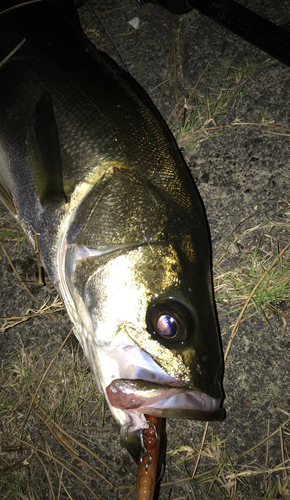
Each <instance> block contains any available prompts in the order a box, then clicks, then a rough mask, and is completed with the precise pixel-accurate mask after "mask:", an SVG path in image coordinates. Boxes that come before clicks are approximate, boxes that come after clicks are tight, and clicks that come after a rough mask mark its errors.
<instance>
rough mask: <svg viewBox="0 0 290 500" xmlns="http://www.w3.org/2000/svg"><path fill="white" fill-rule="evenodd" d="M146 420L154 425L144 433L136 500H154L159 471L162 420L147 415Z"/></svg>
mask: <svg viewBox="0 0 290 500" xmlns="http://www.w3.org/2000/svg"><path fill="white" fill-rule="evenodd" d="M145 418H146V420H147V422H149V423H151V424H153V425H149V428H148V429H144V431H143V438H144V443H142V442H141V450H140V456H139V462H138V473H137V484H136V496H135V500H153V497H154V491H155V484H156V475H157V469H158V458H159V449H160V438H161V430H162V418H159V417H153V416H151V415H145Z"/></svg>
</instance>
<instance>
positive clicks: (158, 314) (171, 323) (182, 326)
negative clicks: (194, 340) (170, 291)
mask: <svg viewBox="0 0 290 500" xmlns="http://www.w3.org/2000/svg"><path fill="white" fill-rule="evenodd" d="M193 327H194V317H193V311H192V309H191V308H190V307H189V306H188V305H187V304H185V303H184V302H182V301H180V300H176V299H165V300H162V301H161V302H159V303H155V304H151V305H150V306H149V307H148V311H147V330H148V331H149V333H151V334H152V335H154V336H158V338H159V340H160V341H161V343H163V342H162V341H164V342H179V343H181V344H183V343H184V342H185V341H186V339H187V337H188V333H189V330H191V331H192V330H193V329H194V328H193Z"/></svg>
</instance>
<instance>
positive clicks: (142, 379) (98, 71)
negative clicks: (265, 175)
mask: <svg viewBox="0 0 290 500" xmlns="http://www.w3.org/2000/svg"><path fill="white" fill-rule="evenodd" d="M6 4H7V5H8V6H10V7H12V6H13V5H15V4H16V2H15V1H14V3H13V2H8V1H7V2H6ZM59 5H61V4H59ZM0 38H1V43H0V60H3V61H4V60H5V61H6V62H5V63H3V65H2V66H0V73H1V75H0V76H1V78H0V95H1V99H0V113H1V122H0V196H1V199H2V201H3V202H4V204H5V205H6V206H7V207H8V208H9V209H10V210H11V211H12V213H13V215H14V216H15V217H16V219H17V221H18V222H19V223H20V225H21V226H22V228H23V229H24V231H25V232H26V234H27V235H28V237H29V238H30V241H31V243H32V244H33V245H35V235H37V240H38V247H39V253H40V258H41V262H42V265H43V267H44V268H45V269H46V271H47V273H48V275H49V276H50V279H51V280H52V282H53V283H54V286H55V287H56V289H57V290H58V292H59V293H60V295H61V297H62V300H63V302H64V304H65V306H66V308H67V311H68V314H69V317H70V319H71V321H72V323H73V325H74V330H75V334H76V336H77V338H78V339H79V341H80V343H81V345H82V347H83V349H84V352H85V354H86V356H87V358H88V361H89V364H90V367H91V371H92V373H93V375H94V378H95V381H96V383H97V384H98V387H99V389H100V390H101V391H102V392H103V393H104V394H105V396H106V398H107V402H108V405H109V407H110V410H111V412H112V414H113V416H114V417H115V419H116V420H117V422H118V423H119V424H120V425H121V427H122V429H123V430H124V428H125V429H127V430H128V433H127V432H125V433H124V432H122V435H123V436H124V435H125V436H126V438H125V441H126V439H129V438H128V436H130V434H133V431H135V430H139V429H142V428H145V427H147V423H146V420H145V417H144V414H151V415H153V416H154V415H156V416H158V417H159V416H161V417H164V418H165V417H166V418H167V417H169V418H189V419H197V420H214V419H220V418H222V417H223V410H222V408H221V402H222V398H223V392H222V386H221V376H222V353H221V347H220V336H219V328H218V322H217V316H216V311H215V306H214V299H213V290H212V281H211V250H210V237H209V230H208V226H207V221H206V216H205V212H204V207H203V204H202V201H201V199H200V196H199V194H198V192H197V189H196V187H195V185H194V182H193V180H192V179H191V177H190V174H189V172H188V169H187V166H186V164H185V162H184V160H183V157H182V155H181V154H180V151H179V150H178V147H177V145H176V143H175V140H174V139H173V137H172V134H171V132H170V131H169V129H168V127H167V126H166V124H165V122H164V121H163V119H162V117H161V116H160V114H159V112H158V111H157V110H156V108H155V107H154V105H153V103H152V102H151V100H150V99H149V97H148V95H147V94H146V93H145V91H144V90H143V89H142V87H141V86H140V85H139V84H138V83H137V82H136V81H135V80H134V79H133V78H132V77H131V76H130V75H129V74H128V73H127V72H126V71H124V70H123V69H121V68H120V67H119V66H118V65H117V64H116V63H115V62H114V61H112V60H111V59H110V58H109V57H108V56H107V55H106V54H104V53H102V52H100V51H98V50H96V49H95V48H94V46H93V45H92V44H91V42H89V40H88V39H87V38H86V37H85V35H84V34H83V33H82V31H81V29H80V26H79V24H78V22H76V18H75V15H74V14H73V11H72V10H69V13H68V14H67V15H66V13H65V11H62V10H59V11H58V10H57V9H55V8H54V7H53V6H52V5H50V2H49V1H43V2H39V3H33V4H26V5H22V6H19V7H18V8H17V9H13V8H11V9H10V10H8V11H6V12H2V14H1V13H0ZM2 41H3V43H2ZM19 44H20V45H19ZM15 47H16V48H17V47H18V48H17V50H16V51H15V53H13V54H12V52H11V51H13V49H15ZM9 55H10V56H9ZM152 384H154V391H153V392H152V397H151V396H150V394H151V392H150V391H151V389H152ZM128 387H129V388H130V396H127V392H126V391H127V390H128ZM173 388H174V390H173ZM116 391H117V393H118V397H116ZM134 391H135V392H134ZM136 398H137V399H136ZM122 400H123V401H126V404H125V407H123V406H122V405H121V404H120V401H122ZM136 401H137V403H136ZM138 401H139V402H140V404H139V403H138Z"/></svg>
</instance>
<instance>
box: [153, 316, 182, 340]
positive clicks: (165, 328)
mask: <svg viewBox="0 0 290 500" xmlns="http://www.w3.org/2000/svg"><path fill="white" fill-rule="evenodd" d="M156 331H157V332H158V333H159V335H162V337H165V338H166V339H174V337H176V335H177V333H178V324H177V321H176V320H175V319H174V318H173V317H172V316H169V314H161V315H160V316H159V317H158V318H157V320H156Z"/></svg>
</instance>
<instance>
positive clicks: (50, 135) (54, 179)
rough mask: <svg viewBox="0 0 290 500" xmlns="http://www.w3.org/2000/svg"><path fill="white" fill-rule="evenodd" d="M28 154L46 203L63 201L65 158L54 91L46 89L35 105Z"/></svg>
mask: <svg viewBox="0 0 290 500" xmlns="http://www.w3.org/2000/svg"><path fill="white" fill-rule="evenodd" d="M28 155H29V162H30V166H31V170H32V176H33V180H34V185H35V189H36V193H37V196H38V198H39V201H40V203H41V204H42V206H43V207H45V206H48V205H52V204H55V203H61V202H63V201H64V200H65V194H64V189H63V181H62V161H61V153H60V146H59V138H58V131H57V125H56V121H55V117H54V111H53V105H52V98H51V94H50V92H45V93H44V94H43V96H42V97H41V98H40V99H39V101H38V102H37V104H36V106H35V110H34V114H33V122H32V127H31V128H30V130H29V134H28Z"/></svg>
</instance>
